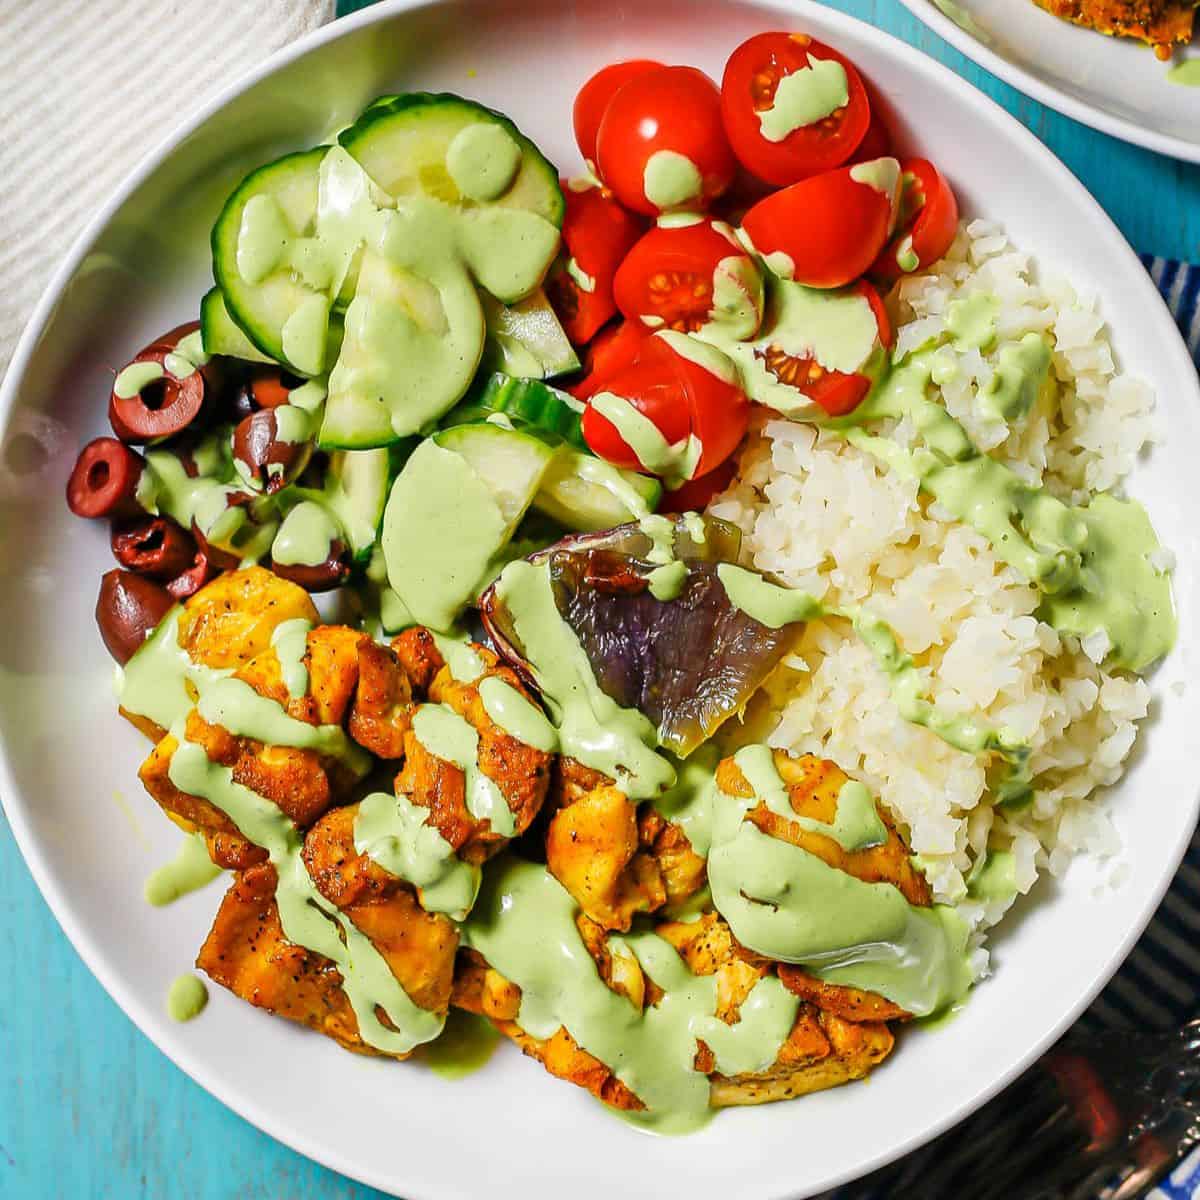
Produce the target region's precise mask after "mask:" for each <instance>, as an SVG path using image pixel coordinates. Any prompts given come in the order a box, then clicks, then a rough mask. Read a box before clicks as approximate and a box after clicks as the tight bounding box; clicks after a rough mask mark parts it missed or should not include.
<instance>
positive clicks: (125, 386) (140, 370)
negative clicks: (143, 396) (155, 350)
mask: <svg viewBox="0 0 1200 1200" xmlns="http://www.w3.org/2000/svg"><path fill="white" fill-rule="evenodd" d="M163 374H164V372H163V369H162V366H161V364H159V363H156V362H153V361H150V362H134V363H130V364H129V366H127V367H126V368H125V369H124V370H123V371H121V373H120V374H119V375H118V376H117V377H116V379H114V380H113V394H114V395H115V396H117V397H119V398H120V399H121V400H132V399H133V398H134V396H136V395H138V394H139V393H140V392H141V390H142V388H144V387H148V386H149V385H150V384H152V383H155V382H156V381H157V380H159V379H161V378H162V377H163Z"/></svg>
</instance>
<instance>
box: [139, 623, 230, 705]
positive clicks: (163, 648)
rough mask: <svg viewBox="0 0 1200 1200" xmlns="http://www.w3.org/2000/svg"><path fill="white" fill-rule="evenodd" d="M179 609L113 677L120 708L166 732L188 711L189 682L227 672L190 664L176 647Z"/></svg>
mask: <svg viewBox="0 0 1200 1200" xmlns="http://www.w3.org/2000/svg"><path fill="white" fill-rule="evenodd" d="M182 615H183V608H182V607H181V606H180V605H176V606H175V607H174V608H173V609H171V610H170V612H168V613H167V615H166V616H165V617H163V619H162V620H161V621H160V622H159V623H158V625H157V626H156V627H155V630H154V632H153V633H152V634H151V635H150V636H149V637H148V638H147V639H146V640H145V641H144V642H143V643H142V645H141V646H140V647H139V648H138V650H137V653H136V654H134V656H133V657H132V658H131V659H130V660H129V661H128V662H127V663H126V664H125V666H124V668H123V669H122V670H121V671H120V672H119V673H118V675H117V699H118V701H119V702H120V705H121V707H122V708H123V709H124V710H125V711H126V712H128V713H132V714H133V715H134V716H137V717H146V718H147V719H148V720H151V721H153V722H154V723H155V725H159V726H161V727H162V728H163V729H169V728H170V727H171V726H172V725H174V724H175V722H176V721H181V720H182V719H183V718H184V717H186V716H187V714H188V712H189V711H190V710H191V708H192V696H191V693H190V692H189V691H188V687H187V685H188V682H189V680H190V681H191V682H192V683H193V685H194V684H195V683H196V682H197V681H198V680H204V681H210V680H215V679H219V678H220V677H221V676H222V675H227V674H229V672H228V671H216V670H213V669H212V668H209V667H203V666H200V665H199V664H198V663H193V662H192V660H191V659H190V658H188V654H187V651H186V650H185V649H184V648H183V647H182V646H181V645H180V644H179V618H180V617H181V616H182Z"/></svg>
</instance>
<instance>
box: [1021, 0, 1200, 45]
mask: <svg viewBox="0 0 1200 1200" xmlns="http://www.w3.org/2000/svg"><path fill="white" fill-rule="evenodd" d="M1034 3H1035V4H1037V5H1038V6H1039V7H1041V8H1044V9H1045V10H1046V11H1047V12H1048V13H1053V14H1054V16H1056V17H1061V18H1062V19H1063V20H1064V21H1070V22H1071V23H1072V24H1075V25H1082V26H1083V27H1084V28H1085V29H1093V30H1095V31H1096V32H1097V33H1103V34H1106V35H1108V36H1109V37H1129V38H1136V39H1137V40H1138V41H1141V42H1146V43H1147V44H1148V45H1150V46H1153V47H1154V51H1155V53H1156V54H1157V55H1158V57H1159V58H1161V59H1167V58H1169V57H1170V54H1171V47H1172V46H1176V45H1179V46H1182V45H1186V44H1187V43H1188V42H1190V41H1191V40H1192V26H1193V22H1194V20H1195V13H1196V5H1195V2H1194V0H1034Z"/></svg>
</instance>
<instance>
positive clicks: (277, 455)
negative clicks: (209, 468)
mask: <svg viewBox="0 0 1200 1200" xmlns="http://www.w3.org/2000/svg"><path fill="white" fill-rule="evenodd" d="M287 411H288V412H289V413H291V414H295V413H297V412H298V411H299V410H297V409H288V410H287ZM280 425H281V418H280V416H279V413H278V410H276V409H272V408H264V409H260V410H259V411H258V412H256V413H251V414H250V416H248V417H246V418H245V420H243V421H241V422H239V424H238V427H237V428H236V429H235V430H234V431H233V457H234V460H235V462H234V465H235V466H236V467H237V469H238V474H239V475H241V476H242V478H243V479H245V480H246V482H247V483H248V484H249V485H250V486H251V487H254V488H257V489H258V490H259V491H264V492H266V493H267V494H268V495H272V494H274V493H275V492H278V491H279V490H280V489H281V488H284V487H286V486H287V485H288V484H289V483H291V482H292V481H293V480H294V479H296V478H297V476H299V475H300V473H301V472H302V471H303V470H304V468H305V467H306V466H307V465H308V460H309V459H310V458H311V457H312V452H313V444H312V441H311V440H309V439H307V438H305V439H304V440H302V441H290V440H288V439H286V438H284V437H281V436H280V434H281V429H280Z"/></svg>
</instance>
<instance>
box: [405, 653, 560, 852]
mask: <svg viewBox="0 0 1200 1200" xmlns="http://www.w3.org/2000/svg"><path fill="white" fill-rule="evenodd" d="M409 632H410V633H411V632H412V631H411V630H410V631H409ZM416 643H417V639H415V638H414V639H412V642H411V644H416ZM411 644H410V647H409V649H410V650H411ZM433 649H434V653H436V649H437V648H436V647H434V648H433ZM472 649H473V650H474V651H475V652H476V653H477V654H478V655H479V657H480V659H481V660H482V661H483V663H484V672H483V674H482V675H481V676H480V677H479V679H478V680H475V681H473V682H471V683H464V682H462V681H461V680H457V679H455V678H454V677H453V676H452V675H451V674H450V670H449V668H448V667H446V666H445V664H444V663H443V664H442V665H441V666H439V667H438V668H437V671H436V673H435V675H434V677H433V679H432V680H431V682H430V683H429V688H428V693H429V700H430V702H431V703H435V704H442V705H444V706H445V707H447V708H449V709H450V710H452V711H453V712H455V713H457V714H458V715H459V716H460V717H462V718H463V719H464V720H465V721H466V722H467V723H468V724H469V725H471V726H472V728H473V729H474V730H475V731H476V733H477V734H478V735H479V750H478V754H477V758H476V761H477V763H478V766H479V770H480V771H482V773H483V774H484V775H486V776H487V777H488V778H489V779H491V781H492V782H493V783H494V784H495V785H496V786H497V788H499V790H500V794H501V795H502V796H503V797H504V800H505V802H506V803H507V805H508V807H509V810H510V811H511V812H512V814H513V820H514V825H515V831H514V834H513V836H514V837H520V836H521V834H523V833H524V832H525V830H527V829H528V828H529V826H530V824H531V823H532V822H533V819H534V818H535V817H536V816H537V815H538V812H539V811H540V810H541V807H542V803H543V801H544V800H545V798H546V791H547V789H548V787H549V783H550V765H551V757H550V755H548V754H545V753H543V752H542V751H541V750H537V749H535V748H534V747H533V746H527V745H526V744H525V743H524V742H521V741H518V740H517V739H516V738H514V737H512V736H511V735H510V734H509V733H507V732H506V731H505V730H504V729H502V728H501V727H500V726H499V725H497V724H496V723H495V722H494V721H493V720H492V719H491V717H490V716H488V714H487V710H486V709H485V708H484V705H483V701H482V699H481V698H480V695H479V688H478V684H479V682H480V681H481V680H482V679H484V678H487V677H488V676H496V677H498V678H500V679H503V680H504V681H505V682H506V683H508V684H510V685H511V686H512V687H514V688H516V690H517V691H519V692H520V693H521V694H522V695H523V696H525V697H526V698H527V699H532V698H531V697H530V695H529V692H528V690H527V689H526V688H525V686H524V684H522V683H521V681H520V679H519V678H518V677H517V675H516V674H515V673H514V672H513V671H512V669H511V668H509V667H506V666H504V665H503V664H501V662H500V660H499V659H498V658H497V657H496V655H495V654H493V653H492V652H491V651H490V650H488V649H486V648H485V647H483V646H473V647H472ZM427 650H428V647H425V651H423V652H426V651H427ZM398 654H399V656H400V659H401V661H402V662H406V663H408V664H409V669H414V667H413V663H414V659H413V656H412V655H411V653H409V652H408V651H406V650H404V649H401V650H400V651H398ZM438 661H439V662H440V661H441V660H440V655H439V656H438ZM429 665H430V663H429V662H428V661H426V663H425V667H424V668H422V667H421V666H420V665H419V664H418V665H417V666H416V668H415V669H417V670H418V671H422V670H425V671H427V668H428V666H429ZM421 678H422V679H423V678H424V674H422V675H421ZM417 690H418V691H420V688H419V687H418V688H417ZM404 747H405V756H404V765H403V767H402V768H401V770H400V773H399V774H398V775H397V776H396V790H397V792H402V793H403V794H404V795H405V796H407V797H408V798H409V799H410V800H412V802H413V803H414V804H419V805H421V806H422V807H424V808H427V809H429V811H430V819H429V823H430V824H431V825H433V826H435V827H436V828H437V830H438V831H439V832H440V833H441V835H442V836H443V837H444V838H445V839H446V841H448V842H449V843H450V845H451V846H453V847H454V849H455V851H456V852H457V854H458V856H459V858H461V859H462V860H463V861H464V862H469V863H476V864H478V863H482V862H485V861H486V860H487V859H488V858H490V857H491V856H492V855H493V854H496V853H497V852H498V851H499V850H501V849H502V848H503V847H504V846H505V845H507V844H508V842H509V841H510V838H508V837H506V836H504V835H503V834H500V833H498V832H496V831H495V830H493V829H492V827H491V823H490V822H489V821H488V820H487V819H486V818H483V819H480V818H477V817H475V816H474V815H473V814H472V813H471V811H470V809H468V807H467V796H466V774H465V773H464V772H463V771H462V770H461V769H460V768H459V767H457V766H455V765H454V764H453V763H451V762H447V761H446V760H445V759H443V758H439V757H438V756H437V755H435V754H433V753H431V752H430V751H429V750H428V749H427V748H426V747H425V746H424V745H423V744H422V743H421V741H420V740H419V739H418V738H417V736H416V734H415V733H413V732H412V731H409V732H408V733H406V734H405V741H404Z"/></svg>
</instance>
